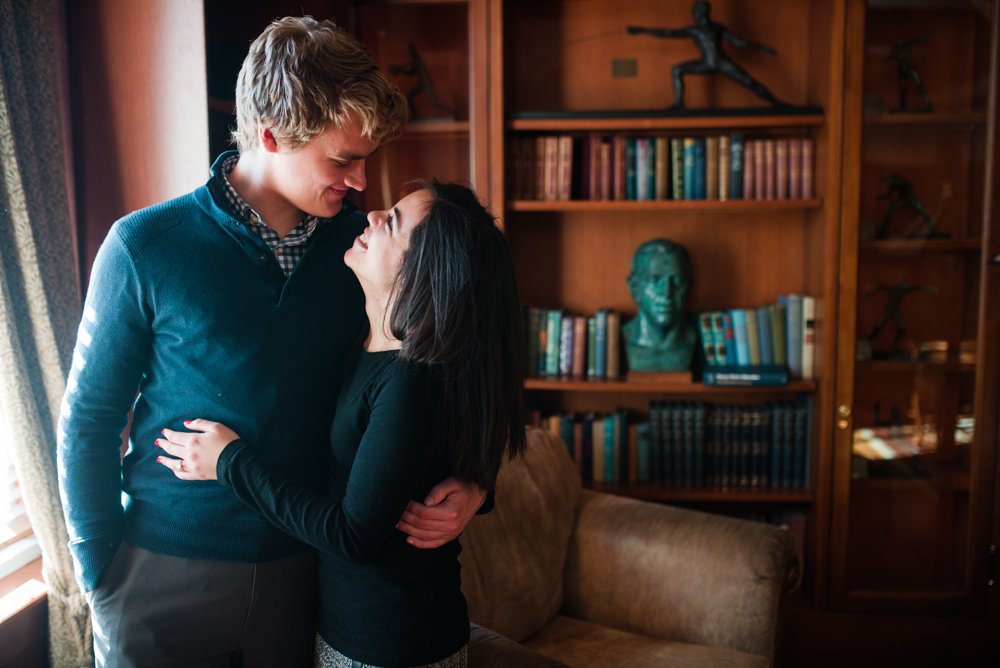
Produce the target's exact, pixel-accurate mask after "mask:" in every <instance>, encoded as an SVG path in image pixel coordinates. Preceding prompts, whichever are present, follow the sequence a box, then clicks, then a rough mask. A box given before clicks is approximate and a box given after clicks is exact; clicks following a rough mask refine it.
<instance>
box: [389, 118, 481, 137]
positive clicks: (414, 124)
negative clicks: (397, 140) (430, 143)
mask: <svg viewBox="0 0 1000 668" xmlns="http://www.w3.org/2000/svg"><path fill="white" fill-rule="evenodd" d="M468 134H469V121H411V122H409V123H407V124H406V128H405V131H404V137H405V135H466V136H468Z"/></svg>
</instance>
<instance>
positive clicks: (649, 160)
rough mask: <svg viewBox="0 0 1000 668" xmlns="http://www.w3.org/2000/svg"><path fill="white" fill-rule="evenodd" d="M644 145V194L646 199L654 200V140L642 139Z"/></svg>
mask: <svg viewBox="0 0 1000 668" xmlns="http://www.w3.org/2000/svg"><path fill="white" fill-rule="evenodd" d="M642 141H644V142H645V143H646V194H647V199H656V140H654V139H652V138H647V139H643V140H642Z"/></svg>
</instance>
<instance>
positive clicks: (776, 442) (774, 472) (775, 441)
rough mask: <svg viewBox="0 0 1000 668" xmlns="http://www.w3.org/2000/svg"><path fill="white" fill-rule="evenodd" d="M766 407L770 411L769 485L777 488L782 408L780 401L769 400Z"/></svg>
mask: <svg viewBox="0 0 1000 668" xmlns="http://www.w3.org/2000/svg"><path fill="white" fill-rule="evenodd" d="M768 409H769V410H770V412H771V433H770V440H771V460H770V465H771V466H770V473H769V476H768V477H769V478H770V480H771V487H773V488H778V487H780V486H781V461H782V452H781V445H782V437H781V428H782V416H781V411H782V410H784V409H783V408H782V406H781V404H780V403H774V402H770V403H768Z"/></svg>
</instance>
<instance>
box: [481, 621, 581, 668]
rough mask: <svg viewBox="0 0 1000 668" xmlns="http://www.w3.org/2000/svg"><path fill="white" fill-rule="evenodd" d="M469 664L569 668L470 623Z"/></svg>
mask: <svg viewBox="0 0 1000 668" xmlns="http://www.w3.org/2000/svg"><path fill="white" fill-rule="evenodd" d="M469 632H470V637H469V665H470V666H476V668H568V666H566V664H564V663H560V662H558V661H556V660H555V659H550V658H548V657H547V656H544V655H542V654H539V653H538V652H536V651H534V650H532V649H528V648H527V647H525V646H524V645H521V644H518V643H516V642H514V641H513V640H511V639H510V638H506V637H504V636H502V635H500V634H499V633H495V632H493V631H491V630H490V629H488V628H486V627H484V626H479V625H478V624H469Z"/></svg>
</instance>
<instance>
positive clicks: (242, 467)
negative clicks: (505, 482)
mask: <svg viewBox="0 0 1000 668" xmlns="http://www.w3.org/2000/svg"><path fill="white" fill-rule="evenodd" d="M368 222H369V226H368V227H367V228H366V229H365V231H364V232H363V233H362V234H361V236H359V237H358V238H357V239H356V240H355V242H354V245H353V246H352V247H351V248H350V249H349V250H348V251H347V253H346V254H345V255H344V262H345V263H346V264H347V265H348V266H349V267H350V268H351V269H352V270H353V271H354V273H355V275H356V276H357V277H358V280H359V282H360V283H361V286H362V288H363V290H364V293H365V300H366V301H365V303H366V310H367V313H368V321H369V331H368V334H367V337H366V338H365V339H364V341H363V342H359V345H358V350H357V352H356V355H355V356H354V357H353V360H352V362H351V363H349V364H348V367H347V371H346V372H345V378H344V382H343V386H342V390H341V393H340V398H339V400H338V402H337V412H336V417H335V418H334V423H333V426H332V429H331V447H332V465H331V472H330V481H329V488H328V490H326V491H325V492H323V493H316V492H315V491H313V490H310V489H307V488H303V487H301V486H299V485H296V484H295V483H293V482H292V481H290V480H289V479H288V478H286V477H285V476H283V475H282V474H281V473H280V472H278V471H276V470H274V469H272V468H270V467H269V466H268V465H267V464H265V463H264V462H263V461H262V460H261V458H260V457H259V456H258V455H257V454H256V452H255V447H254V445H253V444H250V443H246V442H245V441H241V440H239V437H238V436H237V435H236V434H235V433H234V432H233V431H232V430H230V429H228V428H227V427H225V426H224V425H221V424H218V423H214V422H209V421H207V420H200V419H199V420H191V421H189V422H186V423H185V425H186V426H187V427H188V428H189V429H191V430H192V431H191V432H175V431H170V430H165V431H164V438H163V439H159V440H158V441H157V445H159V446H161V447H162V448H163V449H164V450H165V451H166V452H167V453H168V454H170V455H173V456H174V457H176V458H178V459H175V458H170V457H161V458H160V459H159V460H158V461H160V463H162V464H164V465H165V466H167V467H169V468H171V469H172V470H173V471H174V473H175V475H176V476H177V477H179V478H182V479H184V480H211V479H215V478H216V476H217V475H218V480H219V481H220V482H222V483H223V484H228V485H230V486H232V488H233V491H234V492H235V493H236V495H237V496H238V497H239V498H240V499H241V500H242V501H243V502H244V503H246V504H248V505H250V506H251V507H253V508H255V509H256V510H258V511H259V512H261V513H262V514H263V515H264V516H265V517H266V518H268V519H269V520H270V521H271V522H273V523H275V524H276V525H277V526H279V527H280V528H282V529H283V530H285V531H287V532H289V533H290V534H292V535H294V536H296V537H298V538H300V539H301V540H303V541H304V542H307V543H309V544H311V545H313V546H315V547H316V548H318V549H319V550H320V614H319V625H318V626H319V629H318V630H319V633H318V637H317V653H316V665H317V666H341V665H344V666H351V665H358V664H357V663H352V662H360V663H361V664H363V665H371V666H383V667H388V668H392V667H396V666H424V665H433V666H448V667H452V666H465V665H466V662H467V659H466V646H467V644H468V639H469V619H468V611H467V608H466V604H465V599H464V597H463V596H462V592H461V579H460V573H459V564H458V554H459V551H460V549H461V548H460V546H459V544H458V541H457V540H455V541H452V542H450V543H447V544H446V545H444V546H442V547H440V548H437V549H434V550H418V549H416V548H415V547H412V546H410V545H408V544H407V542H406V536H405V534H403V533H402V532H400V531H397V530H396V529H395V525H396V522H397V520H398V518H399V517H400V515H401V514H402V512H403V509H404V508H405V507H406V504H407V502H408V501H409V500H410V499H423V498H425V496H426V494H427V492H428V491H429V490H430V489H431V488H432V487H433V486H434V484H436V483H438V482H440V481H441V480H443V479H445V478H447V477H449V476H452V475H457V476H461V477H464V478H467V479H469V480H471V481H473V482H475V483H477V484H479V485H480V486H481V487H482V488H483V489H486V490H492V489H493V485H494V482H495V479H496V474H497V471H498V470H499V468H500V463H501V461H502V459H503V456H504V454H505V453H506V454H507V455H509V456H510V457H514V456H516V455H518V454H520V453H522V452H523V451H524V447H525V438H524V429H523V425H524V420H523V417H524V416H523V404H522V394H523V378H522V377H521V371H520V370H521V362H520V358H521V335H520V322H519V319H520V311H519V307H518V301H517V288H516V284H515V279H514V269H513V263H512V261H511V256H510V250H509V248H508V247H507V243H506V240H505V239H504V236H503V233H502V232H501V231H500V230H499V229H498V228H497V226H496V224H495V221H494V219H493V217H492V216H491V215H490V214H489V212H487V211H486V209H485V208H484V207H483V206H482V205H481V204H480V203H479V201H478V200H477V199H476V196H475V194H474V193H473V192H472V191H471V190H469V189H468V188H466V187H464V186H461V185H457V184H442V183H438V182H433V183H430V184H427V185H426V186H425V187H424V188H422V189H421V190H418V191H416V192H414V193H413V194H411V195H409V196H407V197H405V198H403V199H402V200H400V202H399V203H398V204H397V205H396V206H395V207H394V208H392V209H391V210H389V211H379V212H374V213H371V214H369V215H368Z"/></svg>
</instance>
